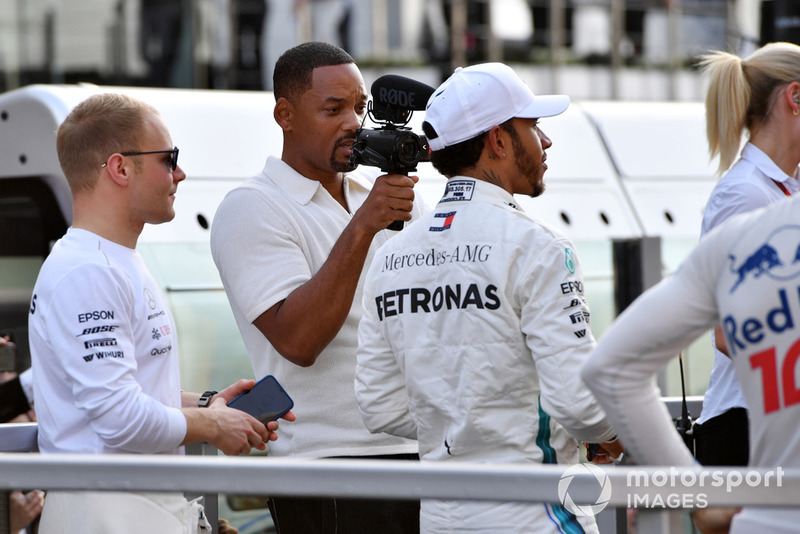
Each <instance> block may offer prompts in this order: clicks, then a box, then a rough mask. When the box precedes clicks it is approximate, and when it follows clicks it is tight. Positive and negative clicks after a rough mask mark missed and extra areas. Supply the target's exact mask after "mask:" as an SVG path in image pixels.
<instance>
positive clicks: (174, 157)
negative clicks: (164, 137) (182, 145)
mask: <svg viewBox="0 0 800 534" xmlns="http://www.w3.org/2000/svg"><path fill="white" fill-rule="evenodd" d="M120 154H121V155H123V156H144V155H145V154H169V159H168V160H167V163H169V167H170V168H171V169H172V170H173V171H174V170H175V169H177V168H178V147H176V146H175V147H172V150H151V151H150V152H120Z"/></svg>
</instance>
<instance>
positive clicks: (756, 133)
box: [694, 43, 800, 465]
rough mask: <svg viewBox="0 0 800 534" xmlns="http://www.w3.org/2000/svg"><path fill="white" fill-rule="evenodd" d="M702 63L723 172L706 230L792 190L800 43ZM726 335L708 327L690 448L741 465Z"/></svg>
mask: <svg viewBox="0 0 800 534" xmlns="http://www.w3.org/2000/svg"><path fill="white" fill-rule="evenodd" d="M701 66H702V68H703V70H704V72H705V74H706V75H707V76H708V81H709V86H708V94H707V96H706V123H707V124H706V128H707V136H708V144H709V150H710V154H711V157H712V158H714V157H716V156H717V155H719V169H718V171H719V173H720V174H722V175H723V176H722V178H721V179H720V181H719V182H718V183H717V185H716V187H715V188H714V190H713V191H712V193H711V196H710V198H709V200H708V203H707V205H706V208H705V213H704V215H703V226H702V233H703V234H706V233H707V232H709V231H710V230H711V229H712V228H714V227H716V226H718V225H719V224H720V223H722V222H723V221H725V220H727V219H728V218H730V217H732V216H734V215H737V214H740V213H745V212H748V211H752V210H754V209H757V208H760V207H763V206H766V205H768V204H772V203H774V202H778V201H780V200H782V199H785V198H786V197H788V196H790V195H793V194H796V193H797V191H798V181H797V176H798V164H799V163H800V46H797V45H795V44H790V43H769V44H767V45H764V46H763V47H761V48H759V49H758V50H756V51H755V52H753V53H752V54H751V55H750V56H748V57H747V58H745V59H741V58H739V57H737V56H735V55H733V54H730V53H727V52H715V53H712V54H709V55H707V56H704V57H703V59H702V63H701ZM743 134H746V142H745V144H744V147H743V148H742V150H741V153H739V148H740V146H741V144H742V137H743ZM737 155H739V159H736V157H737ZM734 160H736V161H735V162H734ZM730 267H731V269H736V268H738V267H741V266H739V265H733V264H732V265H731V266H730ZM724 334H725V332H723V330H722V328H721V327H717V328H716V329H715V330H714V343H715V354H714V366H713V368H712V371H711V377H710V380H709V384H708V389H707V390H706V393H705V398H704V400H703V410H702V414H701V416H700V418H699V419H698V424H696V425H695V431H694V434H695V454H696V457H697V459H698V461H700V463H702V464H704V465H747V461H748V452H749V447H748V426H749V425H748V413H747V405H746V403H745V400H744V396H743V395H742V390H741V387H740V385H739V382H738V380H737V379H736V376H735V374H734V370H733V364H732V362H731V359H730V358H728V357H727V356H726V354H727V352H728V351H727V346H726V342H725V341H726V336H725V335H724ZM727 334H728V335H730V334H731V333H730V332H728V333H727ZM729 341H730V339H729ZM733 341H734V342H735V338H734V339H733Z"/></svg>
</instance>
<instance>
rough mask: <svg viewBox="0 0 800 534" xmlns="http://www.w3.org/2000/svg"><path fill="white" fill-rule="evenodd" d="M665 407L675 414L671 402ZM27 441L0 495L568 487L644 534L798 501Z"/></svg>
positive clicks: (611, 472)
mask: <svg viewBox="0 0 800 534" xmlns="http://www.w3.org/2000/svg"><path fill="white" fill-rule="evenodd" d="M696 402H697V399H696V398H692V399H690V403H696ZM667 404H668V406H670V408H671V409H673V408H674V406H675V405H676V404H678V405H679V401H678V402H676V401H675V400H674V399H669V400H668V401H667ZM671 411H672V410H671ZM35 436H36V424H34V423H29V424H9V425H3V426H1V427H0V451H6V452H5V453H4V454H0V492H3V491H11V490H14V489H23V490H27V489H33V488H45V489H47V490H67V491H69V490H92V491H98V490H100V491H185V492H187V493H191V492H197V491H198V488H202V491H203V492H204V493H205V494H206V495H209V496H212V497H213V496H215V495H216V494H242V493H246V494H248V495H286V496H301V495H305V496H310V495H314V496H343V497H353V498H397V499H427V498H444V499H463V500H488V501H506V502H511V501H516V502H548V503H559V502H561V503H563V502H564V496H565V494H564V491H565V487H566V491H568V494H569V497H570V499H571V500H572V502H574V503H575V504H577V505H593V506H595V509H597V506H598V505H601V507H607V508H609V509H612V508H631V507H636V508H637V510H638V518H637V529H638V531H639V532H646V533H648V534H660V533H661V534H667V533H669V534H673V533H675V534H677V533H680V532H684V528H685V525H686V512H687V510H688V508H689V507H691V506H693V505H697V504H699V505H708V506H742V505H761V506H775V507H796V506H797V495H798V494H800V469H780V468H776V469H771V470H770V469H747V468H737V469H708V468H701V467H695V468H676V467H670V466H661V467H653V466H647V467H637V466H616V467H610V468H603V469H602V471H597V470H594V471H592V470H585V471H584V472H576V473H573V472H570V473H566V475H567V476H568V477H569V478H567V477H565V471H566V470H567V467H566V466H554V465H521V464H501V465H498V464H473V463H460V462H439V463H428V462H425V463H419V462H408V461H376V460H311V459H297V458H269V457H223V456H216V455H215V454H212V455H204V456H201V455H188V456H171V455H170V456H158V455H103V456H90V455H67V454H47V455H40V454H27V453H25V452H19V451H26V450H27V451H30V450H35ZM31 445H33V447H31ZM8 451H13V452H8ZM598 473H600V474H599V475H598ZM601 489H602V490H607V489H610V491H600V490H601ZM606 499H607V500H606ZM212 500H213V499H212ZM212 517H214V516H213V515H212ZM0 519H1V518H0ZM616 531H617V532H625V530H624V528H623V529H620V528H619V527H617V528H616Z"/></svg>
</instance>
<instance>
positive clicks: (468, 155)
mask: <svg viewBox="0 0 800 534" xmlns="http://www.w3.org/2000/svg"><path fill="white" fill-rule="evenodd" d="M511 120H512V119H509V120H507V121H506V122H504V123H503V124H501V125H500V127H501V128H502V129H503V130H505V131H507V132H508V133H509V135H511V136H512V138H513V137H516V136H517V135H518V134H517V132H516V130H514V127H513V126H512V124H511ZM422 131H423V132H424V133H425V135H428V136H430V135H431V133H433V130H432V129H431V126H430V124H428V123H427V122H423V123H422ZM486 134H487V132H484V133H482V134H479V135H476V136H475V137H473V138H472V139H467V140H466V141H461V142H460V143H456V144H455V145H451V146H448V147H445V148H443V149H442V150H434V151H433V152H431V164H432V165H433V167H434V168H435V169H436V170H437V171H439V172H440V173H442V174H443V175H445V176H447V177H448V178H450V177H451V176H459V175H461V174H464V171H466V170H468V169H471V168H473V167H474V166H475V165H477V163H478V160H479V159H481V153H482V152H483V145H484V142H485V141H486Z"/></svg>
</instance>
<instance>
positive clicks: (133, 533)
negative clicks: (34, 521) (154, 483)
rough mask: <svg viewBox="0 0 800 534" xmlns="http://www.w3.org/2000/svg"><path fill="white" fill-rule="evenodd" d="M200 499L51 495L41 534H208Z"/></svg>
mask: <svg viewBox="0 0 800 534" xmlns="http://www.w3.org/2000/svg"><path fill="white" fill-rule="evenodd" d="M199 500H200V499H195V500H194V501H191V502H190V501H187V500H186V499H185V498H184V497H183V495H181V494H180V493H121V492H108V491H82V492H64V491H52V492H47V496H46V497H45V501H44V510H42V519H41V522H40V523H39V534H75V533H76V532H80V533H81V534H108V533H111V532H113V533H114V534H139V533H142V532H147V533H148V534H204V533H210V532H211V525H209V523H208V521H207V520H206V518H205V513H204V512H203V505H202V504H201V503H200V502H199Z"/></svg>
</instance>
